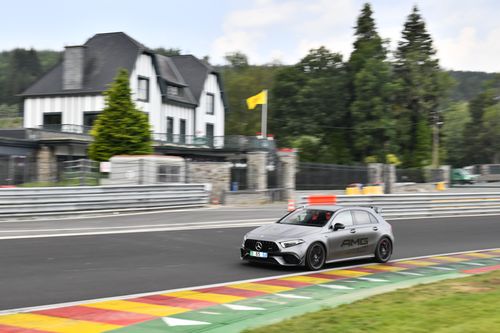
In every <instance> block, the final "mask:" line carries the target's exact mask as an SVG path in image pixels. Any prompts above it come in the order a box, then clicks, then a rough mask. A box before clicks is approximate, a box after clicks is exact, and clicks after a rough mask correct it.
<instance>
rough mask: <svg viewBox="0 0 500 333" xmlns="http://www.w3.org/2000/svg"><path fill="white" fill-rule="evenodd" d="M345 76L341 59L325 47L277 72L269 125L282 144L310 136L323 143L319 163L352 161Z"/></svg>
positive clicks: (288, 143) (318, 156) (318, 157)
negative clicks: (348, 135)
mask: <svg viewBox="0 0 500 333" xmlns="http://www.w3.org/2000/svg"><path fill="white" fill-rule="evenodd" d="M345 83H346V76H345V66H344V63H343V61H342V56H341V55H340V54H338V53H332V52H330V51H329V50H327V49H326V48H325V47H320V48H318V49H312V50H310V51H309V53H308V54H307V55H306V56H305V57H304V58H303V59H302V60H301V61H300V62H299V63H298V64H296V65H295V66H291V67H285V68H283V69H282V70H280V71H279V72H278V74H277V75H276V79H275V85H274V86H273V89H272V99H271V112H272V118H271V119H270V125H271V128H272V131H274V133H275V134H276V137H277V139H278V141H279V142H280V143H281V144H282V145H293V144H294V143H295V142H294V139H295V138H297V137H299V136H303V135H307V136H314V137H316V138H318V139H319V140H320V144H319V146H320V147H322V148H321V153H320V154H319V153H317V154H315V158H316V161H323V162H330V163H341V162H342V163H347V162H349V161H350V160H351V157H350V155H349V153H348V151H346V150H345V147H347V146H348V145H347V142H346V140H345V139H346V133H347V131H348V130H349V129H347V128H345V122H346V115H347V104H346V102H347V99H346V85H345Z"/></svg>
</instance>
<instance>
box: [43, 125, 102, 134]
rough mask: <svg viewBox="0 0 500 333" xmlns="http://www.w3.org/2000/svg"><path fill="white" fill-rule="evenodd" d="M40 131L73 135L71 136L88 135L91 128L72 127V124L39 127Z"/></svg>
mask: <svg viewBox="0 0 500 333" xmlns="http://www.w3.org/2000/svg"><path fill="white" fill-rule="evenodd" d="M39 128H40V129H42V130H45V131H52V132H62V133H73V134H89V132H90V130H91V129H92V127H91V126H83V125H73V124H45V125H40V126H39Z"/></svg>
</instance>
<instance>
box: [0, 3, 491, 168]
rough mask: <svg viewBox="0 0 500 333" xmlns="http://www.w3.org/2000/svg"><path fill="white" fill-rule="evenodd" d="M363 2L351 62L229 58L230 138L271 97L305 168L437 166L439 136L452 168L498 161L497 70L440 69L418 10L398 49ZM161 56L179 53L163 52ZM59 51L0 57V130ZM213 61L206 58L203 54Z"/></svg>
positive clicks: (275, 118)
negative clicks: (261, 95) (252, 101)
mask: <svg viewBox="0 0 500 333" xmlns="http://www.w3.org/2000/svg"><path fill="white" fill-rule="evenodd" d="M372 16H373V12H372V9H371V6H370V5H369V4H366V5H364V7H363V9H362V11H361V13H360V15H359V17H358V19H357V22H356V25H355V31H354V37H355V41H354V49H353V52H352V53H351V55H350V56H349V58H347V59H344V58H343V57H342V55H340V54H338V53H335V52H333V51H330V50H328V49H326V48H325V47H320V48H318V49H313V50H310V52H309V53H308V54H307V55H305V56H304V58H302V59H301V60H300V61H299V62H298V63H297V64H295V65H289V66H285V65H282V64H280V63H277V62H273V63H270V64H266V65H259V66H257V65H252V64H250V63H249V60H248V58H247V56H246V55H245V54H242V53H240V52H234V53H231V54H228V55H227V56H226V64H224V65H222V66H218V67H217V68H218V70H219V71H220V72H221V73H222V76H223V81H224V86H225V90H226V94H227V99H228V104H229V112H228V114H227V115H226V133H227V134H242V135H255V133H257V132H259V131H260V112H259V110H258V109H256V110H254V111H248V110H247V109H246V105H245V99H246V98H247V97H249V96H251V95H254V94H256V93H257V92H259V91H260V90H262V89H268V90H269V98H270V100H269V133H273V134H274V135H275V137H276V139H277V140H278V143H279V145H280V146H287V147H291V146H292V147H296V148H299V149H300V158H301V160H303V161H316V162H325V163H343V164H352V163H365V162H370V161H378V162H385V161H387V160H390V161H391V162H393V163H397V164H402V166H405V167H422V166H425V165H429V164H430V163H431V161H432V156H431V151H432V149H431V147H432V131H433V127H434V125H436V128H438V129H439V137H440V142H441V144H440V154H439V157H440V162H441V163H450V164H452V165H454V166H462V165H469V164H474V163H488V162H500V146H499V145H500V137H499V136H500V103H498V96H499V93H498V88H499V87H500V84H499V82H500V80H499V79H498V76H497V75H496V74H494V73H483V72H467V71H444V70H443V69H442V68H441V67H440V66H439V59H437V57H436V52H435V49H434V46H433V42H432V38H431V36H430V34H429V33H428V32H427V29H426V25H425V22H424V20H423V18H422V16H421V14H420V12H419V11H418V9H417V8H416V7H415V8H413V10H412V12H411V13H410V14H409V16H408V17H407V20H406V22H405V24H404V27H403V28H402V34H401V39H400V40H399V41H398V46H397V49H396V50H392V51H391V50H388V48H387V45H388V43H387V41H386V40H384V39H383V38H382V37H381V36H380V35H379V34H378V32H377V28H376V23H375V21H374V20H373V18H372ZM156 51H157V52H158V53H161V54H165V55H175V54H182V51H181V50H179V49H175V48H159V49H156ZM60 59H61V52H56V51H49V50H42V51H37V50H33V49H30V50H26V49H14V50H11V51H4V52H1V53H0V127H16V126H19V125H20V124H21V121H20V118H19V116H20V107H19V101H20V99H19V97H17V96H16V94H18V93H20V92H22V91H23V90H24V89H25V88H26V87H28V86H29V85H30V84H31V83H32V82H33V81H34V80H36V79H37V78H38V77H39V76H40V75H42V73H44V72H46V71H47V70H48V69H50V68H51V67H52V66H54V65H55V64H56V63H57V62H58V61H60ZM205 59H206V60H208V58H207V57H205Z"/></svg>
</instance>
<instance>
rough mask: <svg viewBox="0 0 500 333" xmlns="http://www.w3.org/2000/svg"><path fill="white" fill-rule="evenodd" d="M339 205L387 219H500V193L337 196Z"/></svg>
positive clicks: (304, 198)
mask: <svg viewBox="0 0 500 333" xmlns="http://www.w3.org/2000/svg"><path fill="white" fill-rule="evenodd" d="M306 201H307V196H302V197H301V202H302V203H304V202H306ZM336 204H337V205H340V206H360V205H361V206H377V207H381V208H382V216H384V217H386V218H388V219H394V218H412V217H415V218H418V217H447V216H467V215H486V214H490V215H493V214H498V215H500V193H422V194H382V195H338V196H337V202H336Z"/></svg>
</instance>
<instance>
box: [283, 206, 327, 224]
mask: <svg viewBox="0 0 500 333" xmlns="http://www.w3.org/2000/svg"><path fill="white" fill-rule="evenodd" d="M332 215H333V211H329V210H323V209H300V210H296V211H294V212H293V213H291V214H289V215H287V216H285V217H284V218H282V219H281V220H279V221H278V223H282V224H294V225H305V226H311V227H323V226H324V225H325V224H326V223H327V222H328V221H329V220H330V218H331V217H332Z"/></svg>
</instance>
